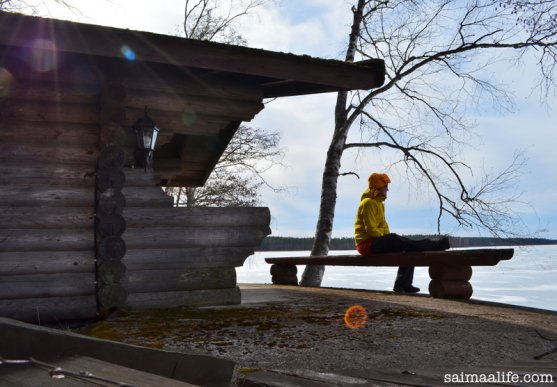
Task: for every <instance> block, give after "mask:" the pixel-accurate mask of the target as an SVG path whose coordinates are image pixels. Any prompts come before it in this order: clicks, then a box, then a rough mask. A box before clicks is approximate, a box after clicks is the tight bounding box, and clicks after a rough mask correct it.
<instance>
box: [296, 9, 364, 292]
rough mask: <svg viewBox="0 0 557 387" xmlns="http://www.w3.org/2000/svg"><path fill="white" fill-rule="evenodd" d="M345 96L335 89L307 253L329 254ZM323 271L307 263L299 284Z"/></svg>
mask: <svg viewBox="0 0 557 387" xmlns="http://www.w3.org/2000/svg"><path fill="white" fill-rule="evenodd" d="M365 4H366V2H365V0H358V5H357V7H356V8H354V9H353V12H354V19H353V23H352V29H351V31H350V36H349V40H348V48H347V50H346V61H347V62H353V61H354V54H355V52H356V41H357V39H358V36H359V34H360V25H361V23H362V17H363V11H364V7H365ZM347 96H348V93H347V92H339V93H338V96H337V102H336V106H335V132H334V135H333V139H332V140H331V144H330V145H329V150H328V151H327V159H326V161H325V170H324V171H323V181H322V184H321V204H320V207H319V218H318V220H317V226H316V230H315V239H314V241H313V247H312V249H311V256H316V255H328V254H329V246H330V244H331V235H332V232H333V220H334V217H335V207H336V202H337V183H338V177H339V174H340V164H341V158H342V153H343V152H344V145H345V144H346V138H347V136H348V131H349V130H350V126H351V125H350V123H349V122H348V110H347V109H346V101H347ZM324 273H325V266H323V265H308V266H306V268H305V270H304V273H303V274H302V280H301V281H300V285H302V286H313V287H318V286H321V281H322V280H323V274H324Z"/></svg>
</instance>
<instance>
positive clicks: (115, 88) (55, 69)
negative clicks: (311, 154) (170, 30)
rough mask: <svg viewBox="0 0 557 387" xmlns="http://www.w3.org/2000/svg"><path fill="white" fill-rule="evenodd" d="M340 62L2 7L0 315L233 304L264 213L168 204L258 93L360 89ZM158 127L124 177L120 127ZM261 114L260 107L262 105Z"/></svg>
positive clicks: (358, 79) (209, 161) (216, 151)
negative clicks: (148, 150)
mask: <svg viewBox="0 0 557 387" xmlns="http://www.w3.org/2000/svg"><path fill="white" fill-rule="evenodd" d="M383 82H384V64H383V61H382V60H370V61H366V62H362V63H344V62H341V61H335V60H325V59H318V58H312V57H308V56H298V55H293V54H287V53H279V52H272V51H266V50H260V49H252V48H246V47H240V46H232V45H225V44H219V43H214V42H209V41H199V40H189V39H184V38H180V37H175V36H166V35H159V34H154V33H147V32H139V31H131V30H123V29H116V28H110V27H103V26H97V25H88V24H81V23H75V22H69V21H61V20H54V19H46V18H39V17H32V16H24V15H20V14H10V13H3V12H1V13H0V141H1V142H2V149H1V151H0V162H1V163H2V172H1V173H0V316H4V317H10V318H16V319H20V320H24V321H30V322H40V321H48V320H72V319H88V318H97V317H103V316H105V315H106V314H107V313H109V312H110V311H111V310H114V309H120V308H129V309H133V310H137V309H139V310H141V309H149V308H166V307H174V306H179V305H188V306H201V305H228V304H237V303H239V302H240V301H241V294H240V290H239V288H238V286H237V283H236V272H235V268H236V267H239V266H241V265H242V264H243V262H244V260H245V259H246V258H247V257H248V256H249V255H251V254H252V253H253V251H254V248H255V247H256V246H257V245H258V244H259V243H260V242H261V241H262V240H263V238H264V237H265V236H266V235H268V234H269V233H270V228H269V222H270V214H269V210H268V209H267V208H179V207H174V206H173V199H172V198H171V197H169V196H167V195H166V194H165V192H164V191H163V190H162V189H161V187H164V186H173V187H195V186H202V185H203V184H204V183H205V181H206V180H207V178H208V176H209V174H210V173H211V171H212V169H213V168H214V166H215V164H216V162H217V161H218V159H219V157H220V156H221V154H222V152H223V151H224V149H225V148H226V146H227V144H228V143H229V141H230V139H231V138H232V136H233V135H234V133H235V132H236V130H237V129H238V127H239V125H240V124H241V123H242V122H248V121H250V120H251V119H253V117H254V116H255V115H256V114H257V113H258V112H259V111H261V110H262V109H263V107H264V105H263V101H264V99H266V98H277V97H287V96H296V95H306V94H313V93H323V92H335V91H341V90H354V89H371V88H375V87H378V86H380V85H381V84H382V83H383ZM146 107H148V114H149V117H150V119H152V120H153V122H155V123H156V125H157V127H158V128H159V134H158V140H157V142H156V148H155V150H154V156H153V162H152V167H151V166H150V167H149V168H145V169H144V168H137V167H136V166H137V165H136V162H135V158H134V153H135V152H136V151H137V150H136V145H135V144H136V141H135V135H134V131H133V130H132V127H133V126H134V124H135V123H137V122H138V120H139V119H141V117H143V115H144V114H145V110H146ZM271 108H272V107H271Z"/></svg>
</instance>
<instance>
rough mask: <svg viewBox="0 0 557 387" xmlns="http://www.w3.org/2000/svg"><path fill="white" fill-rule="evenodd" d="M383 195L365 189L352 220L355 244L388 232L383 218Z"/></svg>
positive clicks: (387, 226)
mask: <svg viewBox="0 0 557 387" xmlns="http://www.w3.org/2000/svg"><path fill="white" fill-rule="evenodd" d="M384 201H385V197H384V196H374V195H373V193H372V192H371V191H370V190H369V188H368V189H366V190H365V191H364V193H363V195H362V198H361V200H360V205H359V206H358V213H357V214H356V221H355V222H354V239H355V242H356V245H359V244H360V243H362V242H364V241H365V240H367V239H370V238H377V237H380V236H383V235H386V234H389V233H390V231H389V225H388V224H387V221H386V220H385V204H384V203H383V202H384Z"/></svg>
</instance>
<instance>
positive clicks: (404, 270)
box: [371, 234, 442, 288]
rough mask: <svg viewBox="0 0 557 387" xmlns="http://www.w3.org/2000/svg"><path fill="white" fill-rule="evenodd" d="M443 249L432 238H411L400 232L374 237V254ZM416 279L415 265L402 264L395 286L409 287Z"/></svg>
mask: <svg viewBox="0 0 557 387" xmlns="http://www.w3.org/2000/svg"><path fill="white" fill-rule="evenodd" d="M430 250H442V248H441V247H440V246H439V242H437V241H432V240H431V239H419V240H414V239H409V238H405V237H402V236H400V235H398V234H387V235H383V236H382V237H378V238H375V239H373V242H372V244H371V252H372V254H373V253H375V254H379V253H397V252H401V251H430ZM412 281H414V266H401V267H399V268H398V272H397V274H396V280H395V287H402V288H404V287H407V286H410V285H412Z"/></svg>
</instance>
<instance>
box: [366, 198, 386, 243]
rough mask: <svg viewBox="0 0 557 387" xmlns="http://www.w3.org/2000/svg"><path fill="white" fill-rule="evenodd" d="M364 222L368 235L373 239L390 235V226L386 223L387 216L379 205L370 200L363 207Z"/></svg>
mask: <svg viewBox="0 0 557 387" xmlns="http://www.w3.org/2000/svg"><path fill="white" fill-rule="evenodd" d="M362 220H363V222H364V226H365V229H366V234H367V235H369V236H370V237H372V238H377V237H380V236H383V235H385V234H388V233H389V226H388V225H387V222H385V215H384V214H383V211H382V210H381V208H380V207H379V205H378V203H376V202H374V201H372V200H368V201H366V202H365V203H364V204H363V207H362Z"/></svg>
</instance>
